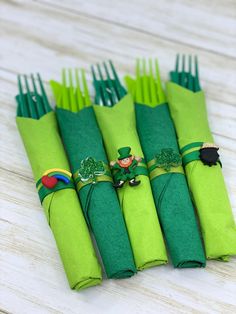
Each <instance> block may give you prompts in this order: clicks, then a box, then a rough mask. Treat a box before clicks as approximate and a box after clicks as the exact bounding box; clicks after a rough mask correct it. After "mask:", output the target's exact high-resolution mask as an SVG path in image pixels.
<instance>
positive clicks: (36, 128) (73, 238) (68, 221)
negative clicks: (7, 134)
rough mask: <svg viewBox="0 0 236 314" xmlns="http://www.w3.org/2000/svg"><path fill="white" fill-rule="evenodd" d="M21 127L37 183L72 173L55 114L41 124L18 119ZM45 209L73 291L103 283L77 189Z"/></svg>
mask: <svg viewBox="0 0 236 314" xmlns="http://www.w3.org/2000/svg"><path fill="white" fill-rule="evenodd" d="M16 122H17V126H18V129H19V131H20V134H21V137H22V140H23V142H24V145H25V149H26V152H27V155H28V158H29V160H30V163H31V167H32V170H33V174H34V179H35V182H37V181H38V180H39V179H40V178H41V177H42V175H43V174H44V172H45V171H47V170H49V169H52V168H60V169H64V170H67V171H70V168H69V164H68V162H67V159H66V155H65V153H64V149H63V146H62V143H61V139H60V137H59V133H58V128H57V123H56V118H55V114H54V112H50V113H48V114H46V115H44V116H43V117H42V118H40V119H39V120H36V119H31V118H22V117H17V118H16ZM42 205H43V208H44V211H45V215H46V217H47V220H48V223H49V225H50V227H51V229H52V232H53V234H54V237H55V240H56V243H57V247H58V250H59V253H60V256H61V259H62V262H63V264H64V268H65V271H66V274H67V278H68V281H69V284H70V287H71V288H72V289H76V290H80V289H83V288H87V287H90V286H94V285H97V284H99V283H100V282H101V268H100V265H99V264H98V261H97V258H96V255H95V251H94V249H93V245H92V242H91V239H90V235H89V231H88V228H87V225H86V222H85V220H84V217H83V213H82V210H81V207H80V204H79V202H78V197H77V195H76V191H75V190H74V189H73V188H68V189H62V190H60V191H57V192H53V193H51V194H49V195H47V196H46V197H45V198H44V199H43V203H42Z"/></svg>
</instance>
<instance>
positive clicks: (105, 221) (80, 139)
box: [56, 106, 136, 278]
mask: <svg viewBox="0 0 236 314" xmlns="http://www.w3.org/2000/svg"><path fill="white" fill-rule="evenodd" d="M56 115H57V119H58V122H59V127H60V131H61V136H62V138H63V142H64V145H65V148H66V151H67V155H68V158H69V161H70V165H71V168H72V173H75V172H76V171H77V170H78V169H79V168H80V165H81V161H82V160H84V159H85V158H87V157H93V158H95V159H96V160H97V161H100V160H101V161H103V162H104V163H105V164H107V163H108V161H107V157H106V154H105V150H104V147H103V142H102V137H101V134H100V131H99V129H98V126H97V122H96V118H95V115H94V112H93V108H92V106H89V107H86V108H84V109H82V110H80V111H79V112H71V111H69V110H65V109H61V108H57V109H56ZM90 188H91V184H89V185H86V186H84V187H83V188H82V189H80V190H79V197H80V200H81V204H82V207H83V209H84V210H85V208H86V207H88V211H87V212H85V213H84V214H85V216H87V219H88V221H89V224H90V226H91V229H92V231H93V233H94V236H95V239H96V242H97V245H98V248H99V251H100V254H101V257H102V260H103V263H104V267H105V271H106V274H107V276H108V278H126V277H130V276H132V275H134V273H135V272H136V268H135V265H134V260H133V253H132V250H131V246H130V242H129V238H128V234H127V231H126V226H125V223H124V219H123V216H122V212H121V209H120V205H119V201H118V197H117V194H116V191H115V189H114V188H113V185H112V183H111V182H99V183H97V184H96V185H95V186H94V189H93V192H92V193H91V194H90V196H91V199H90V202H89V206H87V205H86V203H87V200H88V197H90V196H89V195H88V194H89V193H90V192H89V191H90Z"/></svg>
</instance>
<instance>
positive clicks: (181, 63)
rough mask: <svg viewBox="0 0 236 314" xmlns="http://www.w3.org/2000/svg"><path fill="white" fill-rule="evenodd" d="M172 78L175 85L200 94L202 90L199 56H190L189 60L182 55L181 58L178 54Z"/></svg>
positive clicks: (171, 74)
mask: <svg viewBox="0 0 236 314" xmlns="http://www.w3.org/2000/svg"><path fill="white" fill-rule="evenodd" d="M186 59H187V62H186ZM170 76H171V80H172V81H173V82H174V83H176V84H178V85H180V86H182V87H185V88H187V89H189V90H191V91H193V92H198V91H200V90H201V87H200V83H199V71H198V59H197V56H194V58H192V56H191V55H189V56H188V58H186V57H185V55H182V58H181V57H180V56H179V54H178V55H177V56H176V62H175V71H172V72H171V73H170Z"/></svg>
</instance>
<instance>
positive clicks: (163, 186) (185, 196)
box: [136, 104, 205, 268]
mask: <svg viewBox="0 0 236 314" xmlns="http://www.w3.org/2000/svg"><path fill="white" fill-rule="evenodd" d="M136 121H137V130H138V133H139V137H140V141H141V145H142V148H143V151H144V155H145V158H146V160H147V162H149V161H150V160H152V159H153V158H154V157H155V155H156V154H158V153H160V152H161V150H162V149H163V148H172V149H173V151H174V152H177V153H178V152H179V149H178V144H177V140H176V135H175V130H174V126H173V123H172V120H171V118H170V114H169V109H168V106H167V104H162V105H158V106H156V107H150V106H147V105H140V104H136ZM151 185H152V190H153V195H154V199H155V203H156V207H157V212H158V216H159V219H160V222H161V226H162V229H163V232H164V235H165V239H166V243H167V247H168V249H169V253H170V255H171V259H172V262H173V264H174V267H179V268H190V267H204V266H205V256H204V251H203V246H202V242H201V239H200V234H199V230H198V226H197V222H196V217H195V213H194V209H193V205H192V202H191V199H190V195H189V191H188V186H187V182H186V179H185V176H184V175H183V174H181V173H166V174H163V175H159V176H157V177H155V178H154V179H152V180H151Z"/></svg>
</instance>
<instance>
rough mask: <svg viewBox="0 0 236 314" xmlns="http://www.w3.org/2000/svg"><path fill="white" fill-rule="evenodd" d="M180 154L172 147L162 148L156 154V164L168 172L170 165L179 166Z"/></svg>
mask: <svg viewBox="0 0 236 314" xmlns="http://www.w3.org/2000/svg"><path fill="white" fill-rule="evenodd" d="M181 164H182V161H181V156H180V155H179V154H178V153H176V152H175V151H174V150H173V149H172V148H163V149H162V150H161V152H160V153H159V154H157V155H156V166H157V167H159V168H163V169H164V170H165V171H167V172H169V171H170V169H171V168H172V167H178V166H181Z"/></svg>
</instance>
